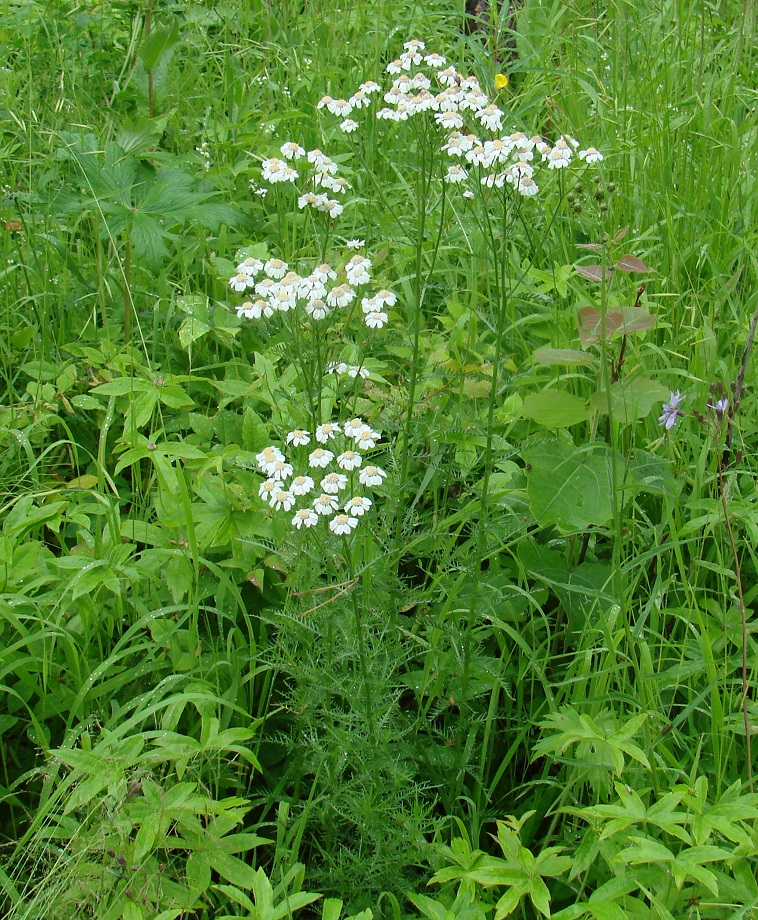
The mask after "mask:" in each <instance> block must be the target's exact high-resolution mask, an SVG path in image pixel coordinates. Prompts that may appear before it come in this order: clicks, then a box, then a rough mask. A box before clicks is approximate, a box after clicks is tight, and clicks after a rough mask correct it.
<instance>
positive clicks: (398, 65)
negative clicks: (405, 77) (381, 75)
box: [364, 58, 410, 92]
mask: <svg viewBox="0 0 758 920" xmlns="http://www.w3.org/2000/svg"><path fill="white" fill-rule="evenodd" d="M386 70H387V73H389V74H397V73H402V72H403V70H410V66H408V67H405V66H404V65H403V62H402V61H401V60H400V59H399V58H398V59H397V60H394V61H390V62H389V64H387V68H386ZM364 92H365V90H364Z"/></svg>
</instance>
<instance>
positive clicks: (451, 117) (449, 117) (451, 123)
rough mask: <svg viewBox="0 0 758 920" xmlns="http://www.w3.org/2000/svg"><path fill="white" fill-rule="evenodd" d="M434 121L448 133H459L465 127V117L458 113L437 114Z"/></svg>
mask: <svg viewBox="0 0 758 920" xmlns="http://www.w3.org/2000/svg"><path fill="white" fill-rule="evenodd" d="M434 120H435V121H436V122H437V124H438V125H440V126H441V127H443V128H444V129H445V130H446V131H453V130H455V131H457V130H458V129H459V128H462V127H463V116H462V115H459V114H458V112H437V114H436V115H435V116H434Z"/></svg>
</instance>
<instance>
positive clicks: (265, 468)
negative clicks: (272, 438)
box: [255, 447, 284, 476]
mask: <svg viewBox="0 0 758 920" xmlns="http://www.w3.org/2000/svg"><path fill="white" fill-rule="evenodd" d="M255 459H256V461H257V463H258V469H259V470H261V472H263V473H266V475H267V476H270V475H271V473H269V467H270V466H271V464H272V463H274V462H275V461H276V460H284V454H283V453H282V452H281V451H280V450H279V448H278V447H264V448H263V450H262V451H260V453H257V454H256V455H255Z"/></svg>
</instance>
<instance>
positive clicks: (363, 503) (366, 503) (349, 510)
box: [344, 495, 373, 517]
mask: <svg viewBox="0 0 758 920" xmlns="http://www.w3.org/2000/svg"><path fill="white" fill-rule="evenodd" d="M372 504H373V502H372V501H371V499H370V498H364V497H363V496H362V495H355V496H353V498H351V499H350V501H349V502H348V503H347V504H346V505H345V508H344V511H345V514H354V515H355V516H356V517H363V515H364V514H365V513H366V512H367V511H368V510H369V509H370V508H371V505H372Z"/></svg>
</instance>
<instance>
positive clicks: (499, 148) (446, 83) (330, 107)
mask: <svg viewBox="0 0 758 920" xmlns="http://www.w3.org/2000/svg"><path fill="white" fill-rule="evenodd" d="M425 51H426V46H425V45H424V43H423V42H422V41H419V40H418V39H413V40H411V41H409V42H406V43H405V45H404V51H403V53H402V54H401V55H400V57H399V58H398V59H397V60H396V61H392V62H391V63H390V64H388V65H387V72H388V73H389V74H390V75H391V76H393V77H394V80H393V82H392V85H391V86H390V88H389V90H388V91H387V92H386V93H384V101H385V102H386V103H387V106H386V107H385V108H382V109H380V110H379V111H378V112H377V113H376V117H377V118H378V119H382V120H385V121H395V122H402V121H407V120H408V119H409V118H411V117H413V116H414V115H418V114H420V113H422V112H432V113H433V114H434V121H435V122H436V123H437V124H438V125H439V126H440V127H441V128H442V129H443V130H445V131H446V132H449V133H448V136H447V138H446V141H445V143H444V144H443V145H442V150H443V151H445V152H446V153H447V154H448V156H450V157H456V158H458V159H459V160H460V161H461V162H460V163H456V164H454V165H452V166H450V167H449V169H448V171H447V174H446V176H445V181H446V182H448V183H450V184H459V183H463V182H466V181H467V180H468V179H469V168H470V167H477V168H478V170H479V172H478V176H479V181H480V183H481V184H482V185H483V186H485V187H487V188H503V187H504V186H505V185H506V184H507V185H510V186H512V187H513V188H514V189H515V190H516V191H517V192H519V193H520V194H521V195H524V196H525V197H533V196H534V195H536V194H537V192H538V191H539V187H538V185H537V183H536V182H535V180H534V174H535V170H536V169H537V166H538V165H545V166H546V168H547V169H551V170H554V169H563V168H565V167H566V166H568V165H569V164H570V163H571V161H572V159H573V157H574V154H575V152H576V151H577V149H578V147H579V142H578V141H577V140H575V139H574V138H573V137H569V136H568V135H563V136H562V137H560V138H559V139H558V140H557V141H556V143H555V145H553V146H551V145H550V144H548V143H547V142H546V141H545V140H543V139H542V138H541V137H539V136H534V137H527V135H526V134H524V133H523V132H521V131H514V132H513V133H512V134H509V135H503V133H502V132H503V118H504V112H503V111H502V110H501V109H499V108H498V106H497V105H495V104H494V103H493V102H490V100H489V98H488V96H487V94H486V93H485V92H484V91H483V90H482V88H481V86H480V85H479V80H478V79H477V77H475V76H465V75H463V74H460V73H458V71H457V70H456V69H455V67H453V66H447V61H446V60H445V58H443V57H442V56H441V55H439V54H435V53H432V54H426V53H425ZM422 64H425V65H426V67H427V68H429V71H430V73H431V76H428V75H427V74H425V73H423V72H422V71H419V70H416V68H418V67H419V66H421V65H422ZM433 78H434V79H436V82H437V84H438V87H439V91H437V92H434V91H433ZM365 85H366V84H363V86H365ZM372 87H374V88H378V87H377V84H372ZM362 89H363V87H362ZM361 98H365V93H364V94H363V95H362V97H361ZM354 99H355V97H351V98H350V99H348V100H344V99H339V100H335V99H332V98H331V97H330V96H325V97H324V98H323V99H322V100H321V102H320V103H319V104H318V107H319V108H326V109H327V111H329V112H332V113H333V114H335V115H339V116H344V115H345V114H350V112H351V111H352V108H351V105H352V104H353V100H354ZM366 104H367V103H366ZM472 119H473V120H475V121H476V122H478V124H479V125H480V129H481V130H480V133H481V131H487V132H489V133H490V134H491V135H495V136H493V137H488V138H482V137H479V136H477V135H475V134H463V133H461V132H462V130H463V128H464V124H465V123H466V122H467V121H471V120H472ZM535 152H536V153H537V154H539V157H540V160H539V161H538V162H537V164H535V163H534V162H533V161H534V159H535ZM578 157H579V159H580V160H583V161H584V162H585V163H586V164H588V165H591V164H593V163H599V162H600V161H601V160H602V159H603V155H602V153H600V151H598V150H596V149H595V148H594V147H588V148H587V149H586V150H579V152H578ZM464 164H465V165H464ZM464 194H466V193H464ZM467 197H471V195H470V193H469V194H467Z"/></svg>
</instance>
